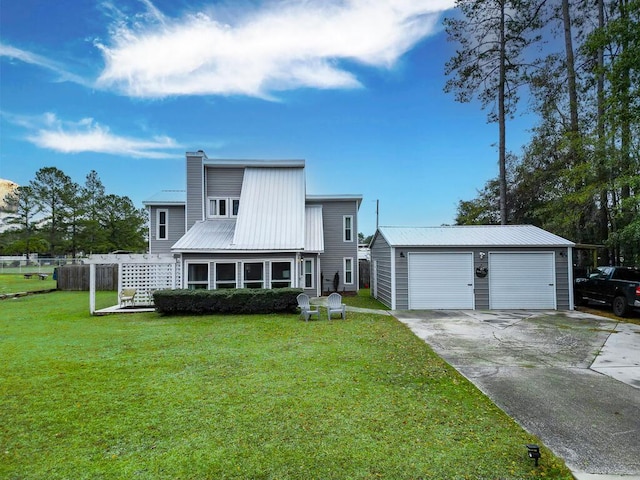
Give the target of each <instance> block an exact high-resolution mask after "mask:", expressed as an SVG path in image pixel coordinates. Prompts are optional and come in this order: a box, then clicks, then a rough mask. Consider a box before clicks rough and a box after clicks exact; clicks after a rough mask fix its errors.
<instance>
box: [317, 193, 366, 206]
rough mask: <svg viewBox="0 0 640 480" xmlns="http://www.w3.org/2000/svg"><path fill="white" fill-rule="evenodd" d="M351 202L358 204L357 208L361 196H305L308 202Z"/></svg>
mask: <svg viewBox="0 0 640 480" xmlns="http://www.w3.org/2000/svg"><path fill="white" fill-rule="evenodd" d="M345 200H347V201H348V200H351V201H355V202H358V208H360V204H361V203H362V195H357V194H335V195H307V201H310V202H344V201H345Z"/></svg>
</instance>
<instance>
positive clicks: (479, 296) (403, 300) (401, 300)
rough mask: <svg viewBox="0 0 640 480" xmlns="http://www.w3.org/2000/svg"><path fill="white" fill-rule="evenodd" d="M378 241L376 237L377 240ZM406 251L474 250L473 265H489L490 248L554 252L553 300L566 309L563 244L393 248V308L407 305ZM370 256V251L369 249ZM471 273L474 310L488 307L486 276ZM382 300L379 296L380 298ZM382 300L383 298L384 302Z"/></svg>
mask: <svg viewBox="0 0 640 480" xmlns="http://www.w3.org/2000/svg"><path fill="white" fill-rule="evenodd" d="M376 243H377V240H376ZM401 252H402V253H404V254H405V258H401V257H400V253H401ZM409 252H433V253H437V252H473V266H474V269H477V268H479V267H488V264H489V252H504V253H507V252H554V253H555V269H556V301H557V307H558V310H568V309H569V288H570V287H571V286H570V285H569V268H568V261H567V254H568V251H567V249H566V248H545V247H542V248H539V247H538V248H535V247H523V248H495V247H494V248H468V247H467V248H465V247H460V248H428V247H412V248H404V247H397V248H396V309H398V310H405V309H408V308H409V290H408V283H407V282H408V278H409V272H408V263H407V258H408V255H407V253H409ZM480 252H484V253H485V256H484V258H483V259H480ZM372 259H373V251H372ZM490 275H491V272H489V273H488V275H487V276H486V277H479V276H478V275H475V276H474V293H475V308H476V310H488V309H489V276H490ZM380 300H381V301H382V299H380ZM383 303H385V302H383Z"/></svg>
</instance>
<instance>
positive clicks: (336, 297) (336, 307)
mask: <svg viewBox="0 0 640 480" xmlns="http://www.w3.org/2000/svg"><path fill="white" fill-rule="evenodd" d="M332 313H339V314H340V315H341V316H342V319H343V320H344V319H345V318H346V315H347V310H346V306H345V304H344V303H342V295H340V294H339V293H335V292H334V293H332V294H331V295H329V297H328V298H327V315H328V316H329V320H331V314H332Z"/></svg>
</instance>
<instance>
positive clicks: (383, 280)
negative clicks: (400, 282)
mask: <svg viewBox="0 0 640 480" xmlns="http://www.w3.org/2000/svg"><path fill="white" fill-rule="evenodd" d="M374 261H377V262H378V266H377V272H376V279H375V281H376V290H377V292H376V293H377V297H376V298H377V300H379V301H380V302H382V303H384V304H385V305H386V306H387V307H389V308H391V247H389V244H388V243H387V241H386V240H385V239H384V238H383V237H382V235H380V234H378V236H377V237H376V241H375V243H374V244H373V245H372V247H371V262H372V264H373V262H374Z"/></svg>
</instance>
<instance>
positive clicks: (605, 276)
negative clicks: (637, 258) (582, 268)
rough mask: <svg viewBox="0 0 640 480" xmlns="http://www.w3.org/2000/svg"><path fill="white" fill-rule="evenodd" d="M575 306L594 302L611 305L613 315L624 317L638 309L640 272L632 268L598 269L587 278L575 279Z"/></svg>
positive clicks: (639, 302) (639, 305) (639, 301)
mask: <svg viewBox="0 0 640 480" xmlns="http://www.w3.org/2000/svg"><path fill="white" fill-rule="evenodd" d="M574 294H575V299H576V304H578V305H584V304H586V303H587V302H588V301H590V300H591V301H594V302H598V303H603V304H607V305H611V307H612V308H613V313H614V314H615V315H617V316H618V317H624V316H625V315H627V314H628V313H629V312H630V311H631V310H632V309H640V270H639V269H637V268H632V267H598V268H596V269H595V270H594V271H593V272H592V273H591V274H590V275H589V278H577V279H576V281H575V284H574Z"/></svg>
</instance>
